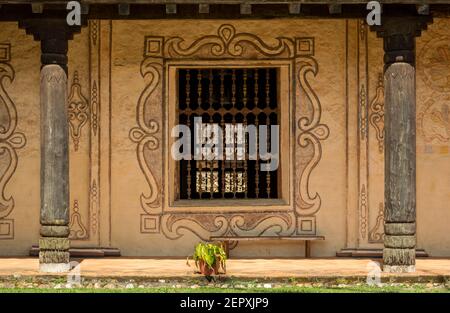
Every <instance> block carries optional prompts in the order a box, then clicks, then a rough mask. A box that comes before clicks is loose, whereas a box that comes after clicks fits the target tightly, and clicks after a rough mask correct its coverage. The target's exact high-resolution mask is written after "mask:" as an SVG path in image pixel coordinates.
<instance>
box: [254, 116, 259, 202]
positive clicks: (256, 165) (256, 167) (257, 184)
mask: <svg viewBox="0 0 450 313" xmlns="http://www.w3.org/2000/svg"><path fill="white" fill-rule="evenodd" d="M255 126H256V129H257V130H258V137H259V121H258V115H256V116H255ZM255 176H256V177H255V197H256V198H259V138H258V139H257V140H256V162H255Z"/></svg>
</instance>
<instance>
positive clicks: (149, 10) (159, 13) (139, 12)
mask: <svg viewBox="0 0 450 313" xmlns="http://www.w3.org/2000/svg"><path fill="white" fill-rule="evenodd" d="M0 1H2V0H0ZM202 5H203V6H202V8H203V9H201V8H200V5H199V4H198V3H197V4H177V10H176V12H177V13H176V14H167V12H166V5H165V4H129V3H122V4H98V3H97V4H89V12H88V14H84V18H87V19H113V20H116V19H117V20H120V19H142V20H145V19H271V18H324V19H326V18H332V19H336V18H346V19H347V18H365V17H366V16H367V13H368V11H367V9H366V5H365V4H343V5H342V6H341V13H339V14H330V10H329V7H328V5H325V4H309V3H306V4H304V3H300V2H299V1H296V2H295V3H294V2H292V3H289V4H288V3H284V4H253V3H252V5H251V14H241V6H240V5H239V4H237V5H236V4H234V5H233V4H202ZM207 7H208V8H209V10H207V11H205V10H206V8H207ZM200 10H204V11H202V12H208V13H200ZM429 11H430V15H431V16H438V17H444V16H450V4H447V5H431V6H430V7H429ZM84 12H85V11H83V13H84ZM297 12H298V13H297ZM331 12H332V13H338V12H339V11H335V10H334V9H332V10H331ZM419 12H420V13H423V12H424V11H423V8H422V9H420V10H419ZM419 12H418V7H417V6H416V5H415V4H407V5H394V4H385V5H384V6H383V16H408V15H409V16H414V15H420V14H419ZM40 15H41V18H55V17H59V18H62V17H64V16H66V15H67V10H66V6H65V4H54V3H53V2H52V4H47V3H45V6H44V10H43V12H42V13H41V14H40ZM32 17H33V13H32V11H31V5H30V4H22V5H20V4H6V5H3V8H2V9H1V11H0V21H17V20H20V19H27V18H32Z"/></svg>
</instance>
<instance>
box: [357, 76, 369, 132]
mask: <svg viewBox="0 0 450 313" xmlns="http://www.w3.org/2000/svg"><path fill="white" fill-rule="evenodd" d="M359 125H360V126H359V130H360V132H361V135H360V136H361V140H366V137H367V135H368V133H367V105H366V87H365V86H364V84H362V85H361V89H360V91H359Z"/></svg>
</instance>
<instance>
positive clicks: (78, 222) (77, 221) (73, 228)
mask: <svg viewBox="0 0 450 313" xmlns="http://www.w3.org/2000/svg"><path fill="white" fill-rule="evenodd" d="M69 226H70V235H69V238H70V239H73V240H83V239H88V238H89V233H88V231H87V229H86V227H85V226H84V225H83V221H82V218H81V214H80V208H79V206H78V200H74V202H73V208H72V214H71V216H70V224H69Z"/></svg>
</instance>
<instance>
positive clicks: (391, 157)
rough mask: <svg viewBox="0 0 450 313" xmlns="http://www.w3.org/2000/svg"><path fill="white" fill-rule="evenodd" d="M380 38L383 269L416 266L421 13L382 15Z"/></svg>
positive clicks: (393, 269) (405, 270)
mask: <svg viewBox="0 0 450 313" xmlns="http://www.w3.org/2000/svg"><path fill="white" fill-rule="evenodd" d="M382 22H383V25H382V26H381V27H380V28H378V29H377V30H378V34H379V35H381V36H382V37H383V39H384V51H385V55H384V63H385V68H384V70H385V71H384V83H385V113H384V123H385V178H384V188H385V213H384V232H385V238H384V250H383V263H384V266H383V270H384V271H386V272H412V271H415V263H416V262H415V256H416V251H415V249H416V81H415V78H416V76H415V37H416V36H419V35H420V32H421V30H422V28H423V27H424V26H426V20H425V19H424V18H423V17H422V18H419V17H396V18H394V17H386V18H384V19H383V21H382Z"/></svg>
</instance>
